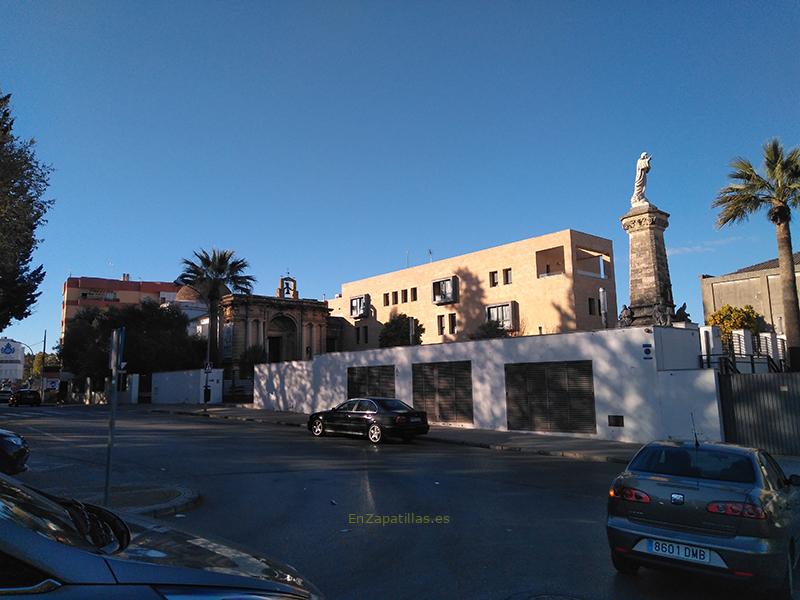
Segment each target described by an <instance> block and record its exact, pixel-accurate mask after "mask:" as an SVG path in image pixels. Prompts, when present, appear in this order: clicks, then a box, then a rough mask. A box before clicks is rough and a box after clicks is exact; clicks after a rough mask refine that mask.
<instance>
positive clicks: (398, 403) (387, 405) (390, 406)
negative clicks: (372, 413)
mask: <svg viewBox="0 0 800 600" xmlns="http://www.w3.org/2000/svg"><path fill="white" fill-rule="evenodd" d="M375 402H377V403H378V404H380V405H381V406H382V407H383V408H384V410H391V411H394V412H408V411H410V410H414V409H413V408H411V407H410V406H409V405H408V404H406V403H405V402H403V401H402V400H397V399H395V398H380V399H378V398H375Z"/></svg>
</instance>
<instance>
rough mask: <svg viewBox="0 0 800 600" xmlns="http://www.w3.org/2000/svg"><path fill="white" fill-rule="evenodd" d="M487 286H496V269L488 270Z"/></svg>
mask: <svg viewBox="0 0 800 600" xmlns="http://www.w3.org/2000/svg"><path fill="white" fill-rule="evenodd" d="M489 287H497V271H489Z"/></svg>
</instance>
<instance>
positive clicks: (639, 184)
mask: <svg viewBox="0 0 800 600" xmlns="http://www.w3.org/2000/svg"><path fill="white" fill-rule="evenodd" d="M651 158H653V157H652V156H650V155H649V154H647V152H642V155H641V156H640V157H639V160H637V161H636V181H635V182H634V184H633V196H631V206H636V205H637V204H647V198H645V195H644V188H645V187H646V186H647V173H648V172H649V171H650V159H651Z"/></svg>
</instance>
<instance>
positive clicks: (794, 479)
mask: <svg viewBox="0 0 800 600" xmlns="http://www.w3.org/2000/svg"><path fill="white" fill-rule="evenodd" d="M789 485H794V486H797V487H800V475H789Z"/></svg>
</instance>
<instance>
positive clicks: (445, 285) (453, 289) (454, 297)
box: [433, 277, 458, 304]
mask: <svg viewBox="0 0 800 600" xmlns="http://www.w3.org/2000/svg"><path fill="white" fill-rule="evenodd" d="M457 281H458V280H457V279H456V278H455V277H448V278H447V279H440V280H438V281H434V282H433V303H434V304H451V303H453V302H457V301H458V291H457V286H456V282H457Z"/></svg>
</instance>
